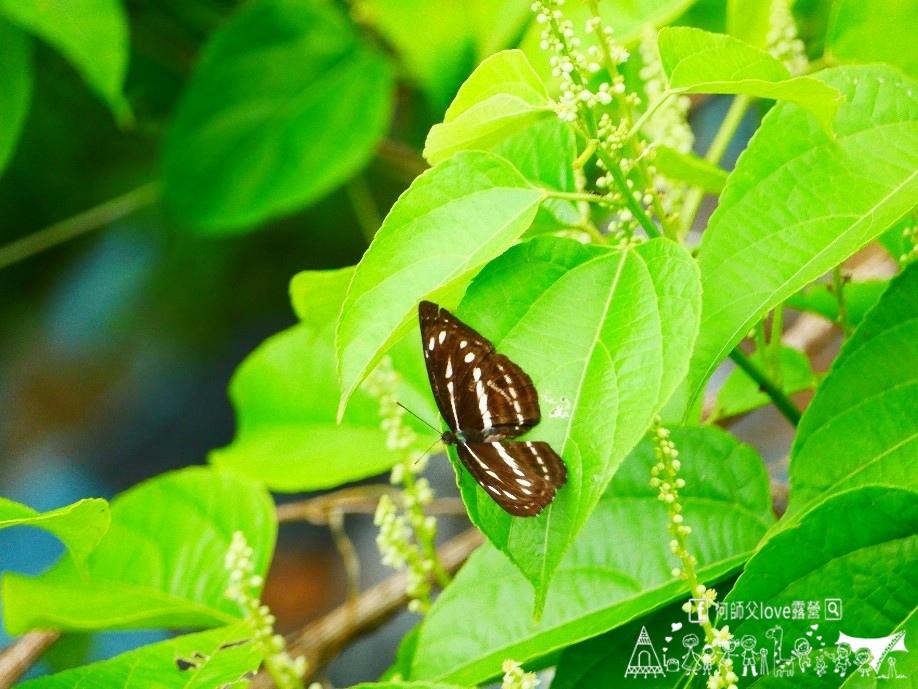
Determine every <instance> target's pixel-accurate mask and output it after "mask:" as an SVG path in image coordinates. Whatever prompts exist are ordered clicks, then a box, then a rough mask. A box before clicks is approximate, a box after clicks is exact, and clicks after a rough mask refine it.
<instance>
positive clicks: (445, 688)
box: [351, 682, 463, 689]
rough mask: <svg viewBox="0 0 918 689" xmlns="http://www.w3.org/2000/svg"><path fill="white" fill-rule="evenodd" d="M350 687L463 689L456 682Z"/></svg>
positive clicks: (384, 683) (374, 684)
mask: <svg viewBox="0 0 918 689" xmlns="http://www.w3.org/2000/svg"><path fill="white" fill-rule="evenodd" d="M351 689H463V688H462V687H460V686H458V685H456V684H440V683H432V682H369V683H367V684H358V685H356V686H354V687H351Z"/></svg>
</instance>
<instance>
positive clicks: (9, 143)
mask: <svg viewBox="0 0 918 689" xmlns="http://www.w3.org/2000/svg"><path fill="white" fill-rule="evenodd" d="M0 45H2V46H3V50H0V84H3V107H2V108H0V174H2V172H3V170H4V169H5V168H6V164H7V163H8V162H9V161H10V158H11V157H12V156H13V152H14V151H15V150H16V143H17V142H18V141H19V134H20V133H21V132H22V126H23V124H25V119H26V115H27V114H28V112H29V104H30V103H31V101H32V88H33V76H32V41H31V40H29V37H28V36H27V35H26V34H24V33H23V32H22V31H20V30H19V29H17V28H16V27H15V26H12V25H11V24H8V23H7V22H5V21H4V20H3V18H2V17H0Z"/></svg>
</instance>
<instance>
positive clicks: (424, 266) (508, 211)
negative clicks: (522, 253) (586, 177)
mask: <svg viewBox="0 0 918 689" xmlns="http://www.w3.org/2000/svg"><path fill="white" fill-rule="evenodd" d="M543 199H544V193H543V192H541V191H539V190H538V189H536V188H535V187H533V186H532V185H531V184H529V183H528V182H527V181H526V180H525V179H524V178H523V177H522V176H521V175H520V173H519V172H517V171H516V170H515V169H514V168H513V167H512V166H511V165H510V164H509V163H507V162H506V161H505V160H504V159H502V158H499V157H497V156H494V155H491V154H489V153H483V152H473V151H470V152H461V153H457V154H456V155H454V156H453V157H452V158H450V159H449V160H446V161H444V162H442V163H440V164H439V165H437V166H436V167H433V168H431V169H430V170H428V171H427V172H425V173H424V174H422V175H421V176H419V177H418V178H416V179H415V180H414V182H412V184H411V186H410V187H409V188H408V190H407V191H406V192H405V193H404V194H402V196H401V197H400V198H399V199H398V201H396V202H395V205H394V206H393V207H392V210H391V211H389V215H387V216H386V219H385V220H384V221H383V224H382V227H381V228H380V229H379V231H378V232H377V233H376V236H375V238H374V239H373V243H372V244H371V245H370V248H369V249H368V250H367V252H366V254H364V257H363V259H361V261H360V264H359V265H358V266H357V272H356V273H355V274H354V279H353V280H352V282H351V285H350V288H349V289H348V293H347V298H346V299H345V301H344V306H343V308H342V311H341V320H340V323H339V326H338V333H337V340H336V347H337V354H338V374H339V377H340V381H341V390H342V395H341V404H340V406H339V408H338V418H339V419H340V418H341V417H342V415H343V413H344V407H345V405H346V404H347V401H348V399H349V398H350V396H351V395H352V394H353V392H354V390H355V389H356V387H357V385H358V384H359V383H360V381H361V380H362V379H363V378H364V376H365V375H366V374H367V373H368V372H369V370H370V369H371V368H372V367H373V366H374V365H375V364H376V362H377V361H379V359H380V357H381V356H382V355H383V353H384V352H385V350H386V349H387V348H388V347H389V346H391V345H392V344H393V343H394V342H396V341H398V340H399V339H401V338H402V336H404V335H405V334H406V333H407V332H408V331H409V330H410V329H413V327H415V323H416V322H417V303H418V301H419V300H420V299H422V298H424V297H427V298H429V299H432V300H434V301H441V302H444V305H445V306H450V305H452V304H451V302H455V301H457V300H458V297H459V295H461V294H462V291H463V290H464V289H465V287H466V286H467V285H468V283H469V281H470V280H471V279H472V277H473V276H474V275H475V273H477V272H478V270H479V269H480V268H481V266H483V265H484V264H485V263H486V262H488V261H489V260H491V259H493V258H495V257H496V256H499V255H500V254H501V253H503V252H504V251H505V250H506V249H507V248H508V247H510V245H511V244H513V243H514V242H515V241H516V240H517V239H518V238H519V237H520V235H522V234H523V233H524V232H525V231H526V230H527V229H528V227H529V225H530V223H532V219H533V217H535V214H536V211H537V210H538V208H539V204H540V203H541V201H542V200H543ZM418 356H419V357H420V352H418Z"/></svg>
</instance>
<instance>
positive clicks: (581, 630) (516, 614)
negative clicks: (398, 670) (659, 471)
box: [411, 427, 773, 683]
mask: <svg viewBox="0 0 918 689" xmlns="http://www.w3.org/2000/svg"><path fill="white" fill-rule="evenodd" d="M672 439H673V440H674V441H675V443H676V445H677V447H678V448H679V452H680V458H681V459H682V473H681V475H682V477H683V478H685V480H686V486H685V488H684V489H683V490H682V491H680V499H681V501H682V504H683V506H684V511H683V514H684V517H685V523H687V524H690V525H691V526H692V537H691V539H690V542H691V544H692V548H693V552H694V553H695V554H696V555H697V557H698V559H699V561H700V565H699V568H700V571H701V572H703V574H702V575H701V576H703V577H704V580H705V581H709V582H715V581H717V580H719V579H720V578H722V577H724V576H726V575H727V574H728V573H729V572H731V571H733V570H735V569H736V568H737V567H738V566H739V565H740V564H741V563H742V562H743V561H744V559H745V558H746V557H747V555H746V553H748V552H749V551H750V550H752V549H753V548H755V546H756V544H757V543H758V542H759V540H760V539H761V537H762V536H763V534H764V533H765V531H766V530H767V529H768V527H769V525H771V524H772V523H773V517H772V515H771V500H770V496H769V486H768V477H767V474H766V471H765V468H764V466H763V464H762V462H761V460H760V458H759V457H758V455H757V454H756V452H755V450H753V449H752V448H751V447H748V446H745V445H740V444H739V443H738V442H737V441H736V440H735V439H733V438H732V437H730V436H729V435H727V434H726V433H724V432H723V431H721V430H719V429H716V428H713V427H709V428H690V429H674V430H673V432H672ZM656 462H657V460H656V458H655V457H654V452H653V445H652V444H651V443H650V441H649V440H645V441H644V442H642V443H641V444H640V445H638V447H637V448H636V449H635V451H634V452H633V453H632V454H631V455H630V456H629V457H628V459H627V460H626V461H625V462H624V463H623V464H622V466H621V467H620V469H619V471H618V473H617V474H616V475H615V478H614V480H613V481H612V484H611V485H610V487H609V489H608V490H607V491H606V493H605V494H604V495H603V497H602V500H601V501H600V504H599V506H598V507H597V509H596V510H595V511H594V512H593V514H592V516H591V517H590V520H589V521H588V522H587V524H586V526H585V527H584V528H583V530H582V531H581V533H580V535H579V536H578V538H577V540H576V542H575V543H574V545H573V546H572V547H571V548H570V550H569V551H568V552H567V554H566V555H565V556H564V559H563V561H562V563H561V565H560V567H559V568H558V572H557V575H556V582H555V585H554V586H553V587H552V589H551V591H550V592H549V594H548V602H547V605H546V606H545V614H544V616H543V618H542V620H541V621H540V622H539V623H538V624H535V623H534V622H533V620H532V615H531V604H532V602H533V591H532V588H531V587H530V585H529V583H528V582H527V581H526V579H525V578H523V577H522V576H521V574H520V573H519V572H518V571H517V570H516V569H514V568H513V566H512V565H511V564H510V563H509V562H508V561H507V560H506V558H504V557H503V556H502V555H501V554H500V553H499V552H498V551H497V550H495V549H494V548H493V547H491V546H490V545H485V546H482V548H480V549H479V550H478V551H476V552H475V553H474V554H473V555H472V557H471V558H470V559H469V561H468V562H467V563H466V564H465V566H464V567H463V568H462V569H461V570H460V571H459V574H458V575H456V578H455V579H454V580H453V582H452V584H450V586H448V587H447V588H446V590H444V591H443V593H442V594H440V597H439V598H438V599H437V601H436V602H435V603H434V606H433V608H432V609H431V611H430V613H429V615H428V616H427V618H426V619H425V620H424V623H423V624H422V625H421V627H420V632H419V637H418V645H417V650H416V652H415V654H414V662H413V666H412V673H411V677H412V678H413V679H429V680H438V681H449V682H459V683H480V682H485V681H487V680H489V679H492V678H493V677H494V676H495V674H496V673H497V671H498V669H499V668H500V663H501V662H502V661H503V660H504V659H505V658H513V659H514V660H517V661H519V662H529V661H531V660H534V659H537V658H540V657H543V656H546V655H549V654H551V653H553V652H555V651H557V650H559V649H561V648H564V647H565V646H568V645H570V644H572V643H575V642H578V641H582V640H583V639H587V638H590V637H592V636H595V635H597V634H600V633H602V632H605V631H607V630H609V629H613V628H616V627H619V626H621V625H623V624H625V623H627V622H629V621H630V620H632V619H635V618H636V617H639V616H643V615H645V614H646V613H647V612H649V611H651V610H653V609H655V608H656V607H659V606H661V605H665V604H666V603H668V602H670V601H673V600H675V599H678V598H680V597H687V592H686V590H685V583H684V582H682V581H681V580H674V579H673V578H672V571H671V570H672V568H673V567H674V566H676V564H677V560H676V559H675V557H674V556H673V555H672V554H671V553H670V551H669V547H668V546H667V543H668V541H669V538H670V536H669V535H668V532H667V529H666V525H667V522H668V516H667V510H666V507H665V505H663V503H662V502H661V501H660V500H659V497H658V495H657V492H656V491H655V490H654V489H653V488H651V487H650V485H649V478H650V469H651V467H652V466H653V465H654V464H655V463H656ZM562 493H563V491H562ZM540 545H541V544H536V543H533V545H532V546H531V547H532V548H533V549H535V548H538V547H540ZM469 620H474V621H475V633H474V634H465V635H461V636H457V633H456V630H457V629H467V628H468V624H469Z"/></svg>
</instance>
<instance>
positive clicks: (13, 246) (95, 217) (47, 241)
mask: <svg viewBox="0 0 918 689" xmlns="http://www.w3.org/2000/svg"><path fill="white" fill-rule="evenodd" d="M158 198H159V184H158V183H157V182H151V183H149V184H145V185H143V186H140V187H137V188H136V189H132V190H131V191H129V192H127V193H126V194H122V195H121V196H118V197H117V198H114V199H112V200H111V201H106V202H105V203H103V204H101V205H99V206H96V207H95V208H90V209H89V210H87V211H83V212H82V213H78V214H77V215H74V216H72V217H70V218H67V219H66V220H62V221H61V222H59V223H55V224H53V225H50V226H48V227H46V228H45V229H43V230H39V231H38V232H34V233H32V234H30V235H26V236H25V237H23V238H22V239H17V240H16V241H14V242H11V243H10V244H7V245H6V246H2V247H0V269H2V268H5V267H6V266H9V265H12V264H14V263H17V262H19V261H22V260H24V259H27V258H29V257H30V256H34V255H35V254H37V253H40V252H42V251H44V250H45V249H50V248H51V247H53V246H57V245H58V244H61V243H62V242H66V241H67V240H69V239H73V238H74V237H79V236H80V235H81V234H85V233H87V232H91V231H92V230H96V229H99V228H100V227H105V226H106V225H108V224H110V223H113V222H114V221H116V220H120V219H121V218H123V217H125V216H126V215H130V214H131V213H134V212H135V211H137V210H139V209H141V208H143V207H145V206H150V205H152V204H154V203H155V202H156V200H157V199H158Z"/></svg>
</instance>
